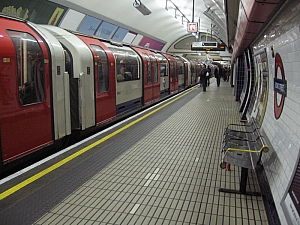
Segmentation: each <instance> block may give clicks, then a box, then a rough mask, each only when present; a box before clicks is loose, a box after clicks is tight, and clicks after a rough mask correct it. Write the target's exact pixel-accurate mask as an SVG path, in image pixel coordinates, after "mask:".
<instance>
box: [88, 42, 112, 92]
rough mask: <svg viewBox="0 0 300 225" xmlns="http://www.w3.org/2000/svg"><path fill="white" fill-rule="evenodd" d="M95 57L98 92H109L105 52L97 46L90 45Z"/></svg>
mask: <svg viewBox="0 0 300 225" xmlns="http://www.w3.org/2000/svg"><path fill="white" fill-rule="evenodd" d="M91 47H92V49H93V50H94V51H95V54H96V55H97V58H98V59H97V67H98V68H97V69H98V92H100V93H101V92H107V91H108V90H109V71H108V68H109V66H108V59H107V55H106V53H105V51H104V50H103V49H102V48H101V47H100V46H98V45H91Z"/></svg>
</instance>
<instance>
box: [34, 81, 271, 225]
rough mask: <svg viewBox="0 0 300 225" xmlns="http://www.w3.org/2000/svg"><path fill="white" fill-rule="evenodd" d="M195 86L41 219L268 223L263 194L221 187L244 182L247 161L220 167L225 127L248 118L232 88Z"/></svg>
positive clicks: (252, 187)
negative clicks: (178, 105)
mask: <svg viewBox="0 0 300 225" xmlns="http://www.w3.org/2000/svg"><path fill="white" fill-rule="evenodd" d="M195 92H197V93H199V94H196V95H194V96H195V97H193V98H191V99H190V100H189V101H188V102H186V104H185V105H184V106H183V107H181V108H179V110H177V111H176V112H174V113H173V114H172V115H170V116H169V117H168V119H167V120H164V121H163V122H162V123H161V124H160V125H159V126H157V127H156V128H154V129H153V130H152V131H151V132H149V133H148V134H147V135H146V136H144V137H143V138H141V139H140V140H139V141H138V142H136V143H135V144H134V145H133V146H132V147H130V148H129V149H128V150H127V151H126V152H125V153H123V154H122V155H120V156H119V157H118V158H116V159H115V160H114V161H113V162H112V163H110V164H109V165H108V166H106V167H105V168H104V169H102V170H101V171H99V172H98V173H97V174H96V175H95V176H93V177H92V178H91V179H89V180H88V181H87V182H85V183H84V184H83V185H82V186H81V187H79V188H78V189H77V190H75V191H74V192H73V193H72V194H70V195H69V196H68V197H66V198H65V199H64V200H63V201H61V202H60V203H59V204H58V205H56V206H55V207H54V208H52V209H51V210H50V211H48V213H46V214H45V215H43V216H42V217H41V218H40V219H38V220H37V221H36V222H35V223H34V224H42V225H46V224H51V225H52V224H64V225H65V224H72V225H74V224H107V225H110V224H111V225H112V224H122V225H131V224H132V225H133V224H145V225H148V224H153V225H157V224H174V225H179V224H186V225H188V224H199V225H201V224H205V225H215V224H216V225H219V224H221V225H234V224H236V225H254V224H255V225H260V224H268V221H267V217H266V213H265V208H264V204H263V200H262V197H260V196H258V197H254V196H245V195H238V194H227V193H221V192H219V191H218V189H219V188H233V189H239V179H240V168H238V167H235V166H233V165H231V170H230V171H225V170H222V169H220V167H219V162H220V157H221V154H220V150H221V145H222V138H223V130H224V128H225V126H226V124H227V123H228V119H230V118H234V117H235V118H239V117H240V114H239V113H238V107H239V105H238V103H237V102H235V101H234V96H233V94H232V92H233V90H232V88H231V87H230V86H229V85H228V83H226V82H223V83H221V87H217V86H216V83H213V84H211V86H210V87H208V88H207V92H205V93H204V92H201V89H199V88H195V89H194V91H193V93H195ZM172 104H176V102H174V103H172ZM158 113H161V112H158ZM149 119H151V118H149ZM135 132H140V131H139V130H136V131H135ZM248 179H249V180H248V187H247V190H249V191H259V187H258V184H257V178H256V175H255V174H254V173H253V172H251V171H250V174H249V178H248Z"/></svg>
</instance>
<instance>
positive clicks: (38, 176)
mask: <svg viewBox="0 0 300 225" xmlns="http://www.w3.org/2000/svg"><path fill="white" fill-rule="evenodd" d="M193 90H194V88H193V89H191V90H190V91H187V92H185V93H183V94H182V95H180V96H178V97H177V98H174V99H172V100H171V101H169V102H167V103H166V104H164V105H162V106H160V107H158V108H156V109H154V110H153V111H151V112H149V113H147V114H145V115H144V116H141V117H140V118H138V119H136V120H134V121H132V122H131V123H129V124H127V125H125V126H123V127H121V128H120V129H118V130H116V131H114V132H112V133H111V134H109V135H107V136H105V137H103V138H101V139H100V140H98V141H96V142H94V143H92V144H90V145H88V146H87V147H85V148H83V149H81V150H79V151H78V152H76V153H74V154H72V155H70V156H68V157H67V158H65V159H63V160H61V161H59V162H57V163H55V164H54V165H52V166H50V167H49V168H47V169H45V170H43V171H41V172H39V173H37V174H36V175H34V176H32V177H30V178H28V179H26V180H24V181H22V182H21V183H19V184H17V185H15V186H13V187H11V188H10V189H8V190H6V191H4V192H2V193H1V194H0V200H3V199H4V198H6V197H8V196H10V195H11V194H13V193H15V192H16V191H18V190H20V189H21V188H23V187H25V186H27V185H28V184H30V183H32V182H34V181H36V180H37V179H39V178H41V177H43V176H45V175H46V174H48V173H50V172H52V171H53V170H55V169H57V168H59V167H61V166H62V165H64V164H66V163H67V162H70V161H71V160H72V159H75V158H76V157H77V156H80V155H82V154H83V153H85V152H87V151H88V150H90V149H92V148H94V147H96V146H97V145H99V144H101V143H103V142H104V141H106V140H108V139H110V138H111V137H113V136H115V135H117V134H119V133H121V132H122V131H124V130H126V129H127V128H129V127H131V126H132V125H134V124H136V123H138V122H140V121H141V120H143V119H145V118H146V117H148V116H150V115H152V114H153V113H155V112H157V111H159V110H161V109H162V108H164V107H166V106H168V105H169V104H171V103H173V102H175V101H177V100H178V99H180V98H182V97H183V96H185V95H187V94H189V93H190V92H192V91H193Z"/></svg>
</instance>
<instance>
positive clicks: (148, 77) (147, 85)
mask: <svg viewBox="0 0 300 225" xmlns="http://www.w3.org/2000/svg"><path fill="white" fill-rule="evenodd" d="M141 55H142V60H143V71H144V104H148V103H150V102H152V100H153V93H152V89H153V87H152V85H153V80H152V79H153V77H152V73H151V61H150V58H149V56H148V55H147V54H146V53H142V54H141Z"/></svg>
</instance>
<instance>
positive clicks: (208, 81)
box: [207, 66, 212, 86]
mask: <svg viewBox="0 0 300 225" xmlns="http://www.w3.org/2000/svg"><path fill="white" fill-rule="evenodd" d="M207 70H208V73H209V76H208V77H207V86H209V85H210V78H211V77H212V76H211V69H210V67H209V66H207Z"/></svg>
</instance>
